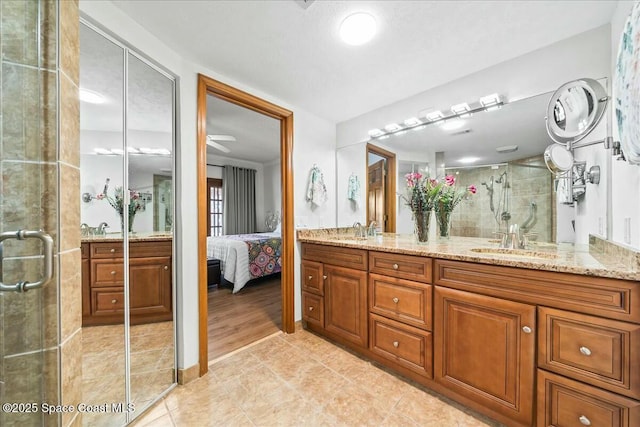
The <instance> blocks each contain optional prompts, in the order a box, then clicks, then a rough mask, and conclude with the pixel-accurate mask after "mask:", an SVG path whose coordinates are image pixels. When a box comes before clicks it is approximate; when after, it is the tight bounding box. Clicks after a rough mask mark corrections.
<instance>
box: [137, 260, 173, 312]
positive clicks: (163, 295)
mask: <svg viewBox="0 0 640 427" xmlns="http://www.w3.org/2000/svg"><path fill="white" fill-rule="evenodd" d="M129 307H130V313H131V323H145V322H148V321H151V322H153V321H160V320H171V319H172V317H173V316H172V310H171V257H168V256H167V257H150V258H131V259H130V260H129Z"/></svg>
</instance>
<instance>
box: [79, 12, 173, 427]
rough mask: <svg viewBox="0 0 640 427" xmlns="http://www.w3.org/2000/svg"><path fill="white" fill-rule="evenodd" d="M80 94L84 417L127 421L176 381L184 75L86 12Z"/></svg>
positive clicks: (100, 421)
mask: <svg viewBox="0 0 640 427" xmlns="http://www.w3.org/2000/svg"><path fill="white" fill-rule="evenodd" d="M80 99H81V106H80V121H81V126H80V127H81V134H80V147H81V166H80V176H81V178H80V180H81V195H80V197H81V200H82V202H81V205H82V210H81V222H82V224H81V225H80V227H81V231H82V249H83V250H82V254H83V260H82V266H83V268H82V283H83V285H82V288H83V289H82V306H83V331H82V332H83V389H82V399H81V401H83V402H86V403H89V404H94V405H102V404H109V405H112V404H115V405H116V407H115V408H117V405H118V404H122V406H121V409H122V410H121V411H110V412H109V413H91V414H84V417H83V425H87V426H88V425H110V426H112V425H124V424H126V423H128V422H130V421H132V420H133V419H135V418H136V417H137V416H139V415H140V414H141V413H142V412H143V411H144V410H145V408H147V407H148V406H149V405H151V404H152V403H154V402H155V401H156V400H157V399H159V398H160V397H161V396H162V395H163V394H164V393H165V392H167V391H168V390H169V389H170V388H171V387H172V386H173V385H174V384H175V383H176V376H175V375H176V374H175V372H176V369H175V332H174V329H175V328H174V322H173V320H174V307H175V303H174V300H175V291H174V283H175V280H174V277H173V272H174V268H173V260H174V249H173V248H174V245H173V242H174V233H173V218H174V194H175V192H174V179H173V177H174V170H175V168H174V163H175V162H174V155H173V153H174V147H175V78H174V77H172V76H171V75H170V74H169V73H167V72H165V71H164V70H162V69H161V68H160V67H158V66H156V65H155V64H153V62H152V61H150V60H148V59H146V58H145V57H144V56H142V55H140V54H138V53H137V52H135V51H134V50H133V49H131V48H129V47H128V46H126V45H124V44H123V43H121V42H120V41H118V40H117V39H115V38H113V37H111V36H110V35H109V34H107V33H105V32H104V31H102V30H101V29H99V28H97V27H96V26H94V25H93V24H91V23H89V22H86V21H84V20H83V21H81V25H80ZM110 407H111V406H110Z"/></svg>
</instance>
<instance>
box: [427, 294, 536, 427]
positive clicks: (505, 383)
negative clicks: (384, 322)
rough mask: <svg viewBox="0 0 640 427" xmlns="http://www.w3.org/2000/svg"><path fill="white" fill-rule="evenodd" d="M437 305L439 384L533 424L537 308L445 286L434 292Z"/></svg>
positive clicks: (436, 328) (435, 353)
mask: <svg viewBox="0 0 640 427" xmlns="http://www.w3.org/2000/svg"><path fill="white" fill-rule="evenodd" d="M434 302H435V307H434V312H435V317H434V333H433V335H434V341H435V345H434V377H435V380H436V381H437V382H439V383H441V384H443V385H444V386H445V387H447V388H448V389H450V390H452V391H454V392H456V393H458V394H459V395H461V396H463V397H465V398H467V399H469V400H471V401H473V402H476V403H479V404H480V405H482V406H484V407H486V408H489V409H491V410H492V411H495V412H496V413H498V414H500V415H504V416H505V417H508V418H509V419H512V420H515V421H517V422H518V423H522V424H526V425H531V423H532V422H533V400H534V376H535V339H536V334H535V320H536V317H535V316H536V309H535V307H534V306H532V305H528V304H521V303H516V302H513V301H507V300H502V299H498V298H492V297H487V296H483V295H477V294H473V293H469V292H464V291H458V290H453V289H448V288H442V287H436V288H435V299H434Z"/></svg>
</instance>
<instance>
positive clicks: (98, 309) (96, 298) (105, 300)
mask: <svg viewBox="0 0 640 427" xmlns="http://www.w3.org/2000/svg"><path fill="white" fill-rule="evenodd" d="M92 300H93V301H92V306H93V310H92V311H93V313H92V314H94V315H101V314H114V313H118V312H122V311H123V310H124V292H123V291H119V290H102V289H101V290H94V291H92Z"/></svg>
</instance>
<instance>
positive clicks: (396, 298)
mask: <svg viewBox="0 0 640 427" xmlns="http://www.w3.org/2000/svg"><path fill="white" fill-rule="evenodd" d="M391 301H393V302H394V303H395V304H397V303H398V301H400V300H399V299H398V297H393V299H392V300H391Z"/></svg>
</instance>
